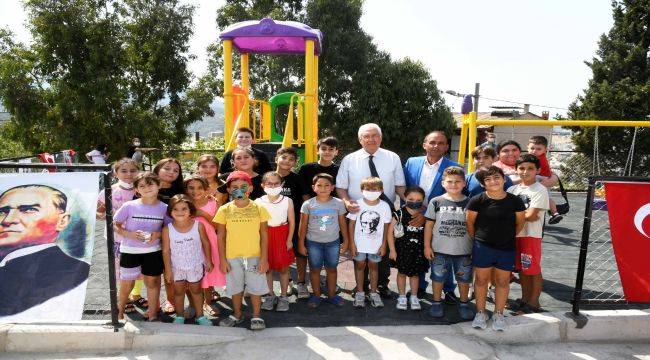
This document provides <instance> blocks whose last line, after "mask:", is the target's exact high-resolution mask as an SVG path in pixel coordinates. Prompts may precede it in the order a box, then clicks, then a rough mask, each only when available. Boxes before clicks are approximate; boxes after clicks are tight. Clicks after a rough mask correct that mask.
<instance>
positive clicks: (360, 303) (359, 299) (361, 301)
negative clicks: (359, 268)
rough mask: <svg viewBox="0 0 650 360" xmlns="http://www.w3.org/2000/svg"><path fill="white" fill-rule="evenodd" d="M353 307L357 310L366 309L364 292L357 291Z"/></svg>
mask: <svg viewBox="0 0 650 360" xmlns="http://www.w3.org/2000/svg"><path fill="white" fill-rule="evenodd" d="M352 306H354V307H356V308H362V307H366V293H364V292H363V291H361V292H359V291H357V293H356V294H355V295H354V303H353V304H352Z"/></svg>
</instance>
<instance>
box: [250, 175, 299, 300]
mask: <svg viewBox="0 0 650 360" xmlns="http://www.w3.org/2000/svg"><path fill="white" fill-rule="evenodd" d="M282 185H283V182H282V177H281V176H280V174H278V173H277V172H275V171H269V172H267V173H266V174H264V176H263V177H262V187H263V188H264V192H265V193H266V195H264V196H262V197H260V198H257V199H256V200H255V202H256V203H258V204H260V205H262V206H264V207H265V208H266V210H268V211H269V213H270V215H271V218H270V219H269V245H268V246H269V250H268V258H269V260H268V261H269V271H268V272H267V273H266V281H267V284H268V286H269V295H268V296H267V297H266V298H265V299H264V303H263V304H262V310H268V311H271V310H273V307H274V306H275V305H276V304H277V307H276V309H275V310H276V311H288V310H289V298H287V289H288V287H289V266H290V265H291V264H293V261H294V259H295V257H294V254H293V241H292V239H293V232H294V230H295V227H296V225H295V223H296V222H295V213H294V210H293V201H292V200H291V198H289V197H288V196H284V195H282V194H281V193H282V188H283V186H282ZM273 271H275V272H277V273H278V274H279V276H280V297H279V298H278V297H277V296H275V292H274V291H273Z"/></svg>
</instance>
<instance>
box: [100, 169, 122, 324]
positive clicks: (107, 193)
mask: <svg viewBox="0 0 650 360" xmlns="http://www.w3.org/2000/svg"><path fill="white" fill-rule="evenodd" d="M102 176H103V177H104V204H106V205H105V207H106V250H107V251H106V252H107V253H108V286H109V296H110V299H111V325H112V326H113V330H114V331H117V330H118V328H120V327H121V324H120V322H119V320H118V319H117V314H118V309H117V280H116V279H115V252H113V247H114V244H115V236H114V230H113V200H112V199H113V194H112V189H111V178H112V176H111V171H107V172H105V173H103V174H102Z"/></svg>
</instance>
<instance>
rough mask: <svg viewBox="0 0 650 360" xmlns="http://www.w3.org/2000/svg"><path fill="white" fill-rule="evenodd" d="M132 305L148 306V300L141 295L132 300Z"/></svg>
mask: <svg viewBox="0 0 650 360" xmlns="http://www.w3.org/2000/svg"><path fill="white" fill-rule="evenodd" d="M133 305H135V306H137V307H140V308H143V309H146V308H148V307H149V301H148V300H147V299H145V298H143V297H140V298H138V299H137V300H135V301H133Z"/></svg>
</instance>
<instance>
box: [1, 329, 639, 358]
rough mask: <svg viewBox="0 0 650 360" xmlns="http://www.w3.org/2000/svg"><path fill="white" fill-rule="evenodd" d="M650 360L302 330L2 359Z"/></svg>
mask: <svg viewBox="0 0 650 360" xmlns="http://www.w3.org/2000/svg"><path fill="white" fill-rule="evenodd" d="M269 350H272V351H273V355H272V357H273V358H274V359H337V360H339V359H409V360H412V359H500V360H509V359H528V360H537V359H539V360H547V359H558V360H560V359H571V360H576V359H583V360H596V359H598V360H607V359H636V360H644V359H650V345H648V344H640V343H613V344H607V343H599V344H592V343H559V344H531V345H489V344H486V343H485V342H483V341H480V340H477V339H473V338H459V337H451V336H448V335H447V336H445V335H431V336H428V335H425V336H423V335H407V336H404V335H394V336H386V335H376V334H372V333H370V332H368V331H364V330H361V329H359V328H350V332H349V334H348V335H346V336H319V335H318V334H317V333H316V332H315V331H313V330H309V329H305V336H304V338H302V339H296V338H260V339H254V340H246V341H241V342H233V343H228V344H225V345H223V344H222V345H214V346H204V347H192V348H171V349H147V350H141V351H128V352H109V353H97V352H93V353H87V354H84V353H75V354H65V353H63V354H8V355H1V354H0V358H3V359H4V358H6V359H12V360H27V359H85V360H90V359H102V360H130V359H147V360H167V359H170V360H185V359H187V360H190V359H239V358H246V359H268V358H269Z"/></svg>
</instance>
